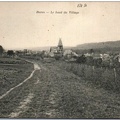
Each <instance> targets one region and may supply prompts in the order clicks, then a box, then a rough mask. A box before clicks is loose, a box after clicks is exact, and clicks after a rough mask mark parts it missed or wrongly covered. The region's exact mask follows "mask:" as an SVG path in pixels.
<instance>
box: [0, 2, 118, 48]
mask: <svg viewBox="0 0 120 120" xmlns="http://www.w3.org/2000/svg"><path fill="white" fill-rule="evenodd" d="M81 5H82V7H81ZM84 5H86V6H85V7H84ZM37 11H38V12H37ZM51 11H52V13H51ZM56 11H57V12H62V14H58V13H55V12H56ZM64 11H66V12H67V14H64ZM69 11H73V12H74V13H69ZM42 12H45V13H42ZM46 12H48V13H46ZM53 12H54V13H53ZM75 12H77V13H78V14H75ZM59 38H61V39H62V42H63V45H64V46H76V45H79V44H84V43H91V42H105V41H116V40H120V2H0V45H2V46H3V47H4V48H6V49H16V48H21V49H22V48H31V47H44V46H56V45H57V44H58V41H59Z"/></svg>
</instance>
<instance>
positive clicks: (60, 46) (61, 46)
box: [58, 38, 63, 52]
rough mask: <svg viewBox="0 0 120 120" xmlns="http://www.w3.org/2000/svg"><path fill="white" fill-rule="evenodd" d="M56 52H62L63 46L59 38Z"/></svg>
mask: <svg viewBox="0 0 120 120" xmlns="http://www.w3.org/2000/svg"><path fill="white" fill-rule="evenodd" d="M58 50H59V51H61V52H62V51H63V44H62V40H61V38H59V42H58Z"/></svg>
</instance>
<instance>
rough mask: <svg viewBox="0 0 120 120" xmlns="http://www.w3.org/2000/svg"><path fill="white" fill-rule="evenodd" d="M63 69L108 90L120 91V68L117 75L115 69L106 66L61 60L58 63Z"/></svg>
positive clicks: (117, 69)
mask: <svg viewBox="0 0 120 120" xmlns="http://www.w3.org/2000/svg"><path fill="white" fill-rule="evenodd" d="M56 65H57V66H59V67H60V68H62V69H65V70H67V71H69V72H72V73H74V74H75V75H78V76H79V77H81V78H83V80H84V81H86V82H89V83H90V84H91V85H93V86H96V87H99V88H104V89H105V90H108V91H113V92H116V93H118V92H120V88H119V85H120V68H116V77H115V73H114V69H110V68H104V67H95V66H94V67H93V66H88V65H85V64H78V63H69V62H64V61H59V62H57V63H56Z"/></svg>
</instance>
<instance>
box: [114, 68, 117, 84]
mask: <svg viewBox="0 0 120 120" xmlns="http://www.w3.org/2000/svg"><path fill="white" fill-rule="evenodd" d="M114 76H115V82H116V77H117V74H116V69H115V68H114Z"/></svg>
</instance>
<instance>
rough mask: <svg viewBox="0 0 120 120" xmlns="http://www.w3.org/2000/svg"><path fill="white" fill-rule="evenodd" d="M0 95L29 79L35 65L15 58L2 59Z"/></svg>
mask: <svg viewBox="0 0 120 120" xmlns="http://www.w3.org/2000/svg"><path fill="white" fill-rule="evenodd" d="M0 61H2V63H0V95H2V94H4V93H5V92H6V91H8V90H9V89H10V88H12V87H14V86H16V85H18V84H19V83H20V82H22V81H23V80H24V79H25V78H27V77H28V76H29V75H30V73H31V71H32V69H33V65H32V64H30V63H27V62H25V61H23V60H20V59H19V60H18V59H14V58H0Z"/></svg>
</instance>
